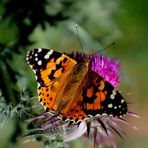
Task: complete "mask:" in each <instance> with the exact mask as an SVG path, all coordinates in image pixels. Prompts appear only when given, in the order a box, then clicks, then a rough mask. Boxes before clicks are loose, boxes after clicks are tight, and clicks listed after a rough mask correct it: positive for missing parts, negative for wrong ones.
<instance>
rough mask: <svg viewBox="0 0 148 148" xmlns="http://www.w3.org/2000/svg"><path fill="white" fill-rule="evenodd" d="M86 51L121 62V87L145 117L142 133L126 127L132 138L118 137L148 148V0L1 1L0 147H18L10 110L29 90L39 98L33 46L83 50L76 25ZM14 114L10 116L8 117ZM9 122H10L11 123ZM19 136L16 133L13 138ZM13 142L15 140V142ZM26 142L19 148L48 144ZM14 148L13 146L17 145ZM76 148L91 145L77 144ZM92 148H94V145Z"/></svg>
mask: <svg viewBox="0 0 148 148" xmlns="http://www.w3.org/2000/svg"><path fill="white" fill-rule="evenodd" d="M76 24H78V26H79V28H78V30H79V36H80V38H81V42H82V45H83V48H84V50H85V52H86V53H95V52H97V51H99V50H100V49H103V48H104V47H106V46H107V45H109V44H110V43H112V42H116V44H115V45H114V46H112V47H110V49H109V50H108V49H107V50H105V51H103V52H102V53H105V54H107V55H109V56H111V57H112V58H116V59H118V60H120V62H121V85H120V88H119V90H121V91H122V92H124V93H125V94H130V95H126V100H127V101H129V102H135V103H133V104H132V105H130V107H129V110H130V111H133V112H136V113H138V114H139V115H140V119H138V120H137V119H136V120H135V119H132V118H130V119H129V121H130V122H131V124H133V125H136V126H137V127H138V130H136V131H135V130H133V129H130V128H128V127H127V128H126V132H127V137H126V139H125V140H121V139H120V138H118V137H116V141H117V146H118V147H120V148H128V147H134V148H147V147H148V127H147V125H148V115H147V114H148V91H147V89H148V87H147V83H148V49H147V47H148V29H147V28H148V1H147V0H142V1H141V0H135V1H134V0H75V1H74V0H43V1H38V0H32V1H30V0H21V1H17V0H1V4H0V96H1V100H5V101H6V104H7V105H6V106H3V104H2V103H3V102H2V103H1V105H0V107H1V108H0V111H1V112H2V111H4V110H5V112H6V113H5V114H3V112H2V113H1V115H0V116H1V117H0V122H1V126H0V133H1V134H0V148H3V147H10V145H9V144H8V143H9V141H11V143H13V142H12V141H13V138H12V137H17V134H16V135H15V134H14V133H15V132H14V131H15V128H14V127H15V126H14V124H16V121H14V120H13V119H10V118H9V117H11V116H10V115H9V113H8V114H7V109H8V112H10V110H11V109H10V108H9V106H12V108H14V107H15V106H16V105H17V104H19V103H20V102H21V99H20V96H21V93H22V92H24V90H29V91H30V92H33V95H36V81H35V79H34V75H33V73H32V71H31V70H30V68H29V67H28V65H27V64H26V61H25V56H26V52H27V51H28V50H30V49H32V48H39V47H44V48H49V49H54V50H56V51H60V52H70V51H78V50H79V51H81V48H80V43H79V42H78V37H77V34H76V28H75V25H76ZM6 115H8V117H6ZM5 120H6V121H5ZM13 134H14V135H13ZM10 139H11V140H10ZM22 142H23V141H21V140H20V142H18V144H17V145H15V146H14V147H21V148H25V147H28V148H29V147H33V146H34V147H36V148H40V147H43V145H42V144H41V143H39V142H35V141H31V142H27V143H22ZM11 146H12V145H11ZM70 147H73V148H74V147H86V146H85V144H84V143H83V142H81V141H80V140H76V141H74V142H72V143H71V144H70ZM87 147H93V144H91V143H90V145H88V146H87Z"/></svg>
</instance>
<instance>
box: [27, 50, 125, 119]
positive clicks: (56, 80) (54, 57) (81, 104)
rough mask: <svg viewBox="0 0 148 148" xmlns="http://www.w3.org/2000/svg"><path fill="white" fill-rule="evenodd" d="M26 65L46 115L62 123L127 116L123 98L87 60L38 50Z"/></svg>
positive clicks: (30, 53) (29, 53) (31, 55)
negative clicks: (53, 116) (32, 77)
mask: <svg viewBox="0 0 148 148" xmlns="http://www.w3.org/2000/svg"><path fill="white" fill-rule="evenodd" d="M27 63H28V64H29V65H30V67H31V68H32V70H33V71H34V73H35V76H36V79H37V82H38V96H39V100H40V102H41V103H42V104H43V106H44V108H45V109H46V111H47V112H49V113H51V114H58V116H59V117H61V118H62V119H63V120H64V121H65V120H70V121H74V122H78V121H81V120H84V119H88V118H90V117H92V116H93V117H94V116H99V115H107V116H113V117H122V116H123V115H124V114H126V112H127V104H126V102H125V100H124V98H123V97H122V96H121V94H120V93H119V92H118V91H117V90H116V88H114V87H113V86H112V85H111V84H110V83H109V82H107V81H106V80H105V79H103V78H102V77H101V76H100V75H99V74H97V73H96V72H94V71H92V70H91V68H90V65H89V60H88V59H87V58H86V57H82V58H81V59H80V60H78V61H76V60H74V59H73V58H70V57H69V56H67V55H66V54H63V53H59V52H56V51H53V50H48V49H43V48H39V49H33V50H31V51H29V52H28V54H27Z"/></svg>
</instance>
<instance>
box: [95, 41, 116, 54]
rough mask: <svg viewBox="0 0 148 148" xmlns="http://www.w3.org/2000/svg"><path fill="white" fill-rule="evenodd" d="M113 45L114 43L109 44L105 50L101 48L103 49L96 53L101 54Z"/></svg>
mask: <svg viewBox="0 0 148 148" xmlns="http://www.w3.org/2000/svg"><path fill="white" fill-rule="evenodd" d="M113 45H115V42H113V43H111V44H109V45H108V46H106V47H105V48H103V49H101V50H99V51H97V52H96V53H100V52H102V51H103V50H106V49H108V48H110V47H111V46H113Z"/></svg>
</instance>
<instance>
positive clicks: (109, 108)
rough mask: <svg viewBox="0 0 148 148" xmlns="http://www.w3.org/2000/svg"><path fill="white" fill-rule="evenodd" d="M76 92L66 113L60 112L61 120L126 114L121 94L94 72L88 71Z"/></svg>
mask: <svg viewBox="0 0 148 148" xmlns="http://www.w3.org/2000/svg"><path fill="white" fill-rule="evenodd" d="M78 90H79V91H78V92H77V93H78V94H79V95H78V96H76V98H75V100H76V101H75V102H74V103H73V104H72V105H71V106H70V108H69V110H68V112H64V110H61V113H62V114H61V115H60V116H61V117H62V119H63V120H71V121H74V122H78V121H82V120H84V119H88V118H89V117H94V116H99V115H106V116H113V117H122V116H123V115H125V114H126V112H127V104H126V102H125V100H124V98H123V97H122V96H121V94H120V93H119V92H118V91H117V90H116V89H115V88H114V87H113V86H112V85H111V84H110V83H109V82H107V81H106V80H105V79H103V78H102V77H101V76H100V75H98V74H97V73H95V72H94V71H91V70H90V71H88V74H87V75H86V77H85V79H84V80H83V84H81V86H80V88H79V89H78ZM77 97H78V98H79V99H77ZM62 111H63V112H62Z"/></svg>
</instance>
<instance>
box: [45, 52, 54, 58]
mask: <svg viewBox="0 0 148 148" xmlns="http://www.w3.org/2000/svg"><path fill="white" fill-rule="evenodd" d="M52 53H53V50H50V51H49V52H47V54H46V55H45V56H44V59H49V57H50V55H51V54H52Z"/></svg>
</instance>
